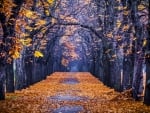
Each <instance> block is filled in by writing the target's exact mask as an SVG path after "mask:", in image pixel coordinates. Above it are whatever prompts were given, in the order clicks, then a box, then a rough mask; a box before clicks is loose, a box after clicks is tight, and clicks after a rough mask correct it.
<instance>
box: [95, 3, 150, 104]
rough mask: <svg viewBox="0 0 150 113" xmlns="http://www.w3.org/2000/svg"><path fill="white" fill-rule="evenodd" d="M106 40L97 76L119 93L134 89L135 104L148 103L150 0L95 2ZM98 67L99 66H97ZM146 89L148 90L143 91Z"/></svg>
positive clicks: (149, 101) (149, 102)
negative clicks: (137, 101)
mask: <svg viewBox="0 0 150 113" xmlns="http://www.w3.org/2000/svg"><path fill="white" fill-rule="evenodd" d="M95 2H96V4H97V5H98V12H99V14H100V15H99V16H100V17H99V18H100V20H101V27H102V28H101V29H102V30H101V31H100V32H101V33H102V34H103V35H104V37H105V40H104V42H103V43H102V45H103V52H101V53H100V54H101V55H100V56H98V57H101V58H99V60H97V62H100V61H101V63H100V65H99V66H97V67H96V68H98V69H97V70H100V71H99V72H98V71H95V75H97V76H98V77H100V79H101V80H102V81H103V82H104V83H105V84H106V85H108V86H110V87H113V88H115V89H116V90H117V91H124V90H127V89H130V88H132V93H133V97H134V98H135V99H136V100H139V99H141V98H142V97H143V96H144V92H145V91H146V92H145V96H144V97H145V99H144V103H146V104H150V100H149V95H150V93H149V88H148V87H149V82H148V81H149V49H150V48H149V33H148V32H149V31H148V29H149V27H148V26H149V25H148V21H149V20H148V12H149V11H148V8H149V1H147V0H136V1H128V0H95ZM95 65H96V64H95ZM145 80H146V81H145ZM145 88H146V90H144V89H145Z"/></svg>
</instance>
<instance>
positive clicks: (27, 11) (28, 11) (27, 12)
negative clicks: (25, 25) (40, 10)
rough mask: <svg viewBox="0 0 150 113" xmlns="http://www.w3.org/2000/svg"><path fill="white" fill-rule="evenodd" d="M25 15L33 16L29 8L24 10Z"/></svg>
mask: <svg viewBox="0 0 150 113" xmlns="http://www.w3.org/2000/svg"><path fill="white" fill-rule="evenodd" d="M25 16H26V17H28V18H31V17H32V16H33V12H32V11H30V10H25Z"/></svg>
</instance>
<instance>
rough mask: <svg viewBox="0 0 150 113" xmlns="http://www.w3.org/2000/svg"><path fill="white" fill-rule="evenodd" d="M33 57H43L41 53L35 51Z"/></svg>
mask: <svg viewBox="0 0 150 113" xmlns="http://www.w3.org/2000/svg"><path fill="white" fill-rule="evenodd" d="M34 56H35V57H43V56H44V55H43V53H41V52H40V51H35V52H34Z"/></svg>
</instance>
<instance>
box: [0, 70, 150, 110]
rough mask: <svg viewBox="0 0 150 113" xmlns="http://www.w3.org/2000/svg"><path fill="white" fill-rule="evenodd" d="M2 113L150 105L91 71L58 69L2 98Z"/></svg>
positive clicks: (107, 108)
mask: <svg viewBox="0 0 150 113" xmlns="http://www.w3.org/2000/svg"><path fill="white" fill-rule="evenodd" d="M0 113H150V107H148V106H146V105H144V104H143V103H142V102H137V101H134V100H133V99H132V98H131V93H130V90H129V91H126V92H123V93H118V92H115V91H114V90H113V89H111V88H108V87H107V86H105V85H103V83H101V82H100V81H99V80H98V79H96V78H95V77H93V76H92V75H91V74H90V73H87V72H82V73H67V72H56V73H53V74H52V75H50V76H48V77H47V79H46V80H43V81H41V82H39V83H37V84H34V85H32V86H30V87H29V88H26V89H23V90H21V91H16V92H15V93H7V94H6V100H4V101H0Z"/></svg>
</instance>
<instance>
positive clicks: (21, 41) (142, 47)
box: [0, 0, 150, 104]
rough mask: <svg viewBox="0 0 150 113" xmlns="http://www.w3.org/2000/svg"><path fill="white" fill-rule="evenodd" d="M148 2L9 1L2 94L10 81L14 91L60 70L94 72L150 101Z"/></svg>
mask: <svg viewBox="0 0 150 113" xmlns="http://www.w3.org/2000/svg"><path fill="white" fill-rule="evenodd" d="M10 2H11V4H12V5H9V4H10ZM148 2H149V1H148V0H136V1H129V0H88V1H84V0H73V1H72V0H56V1H54V0H26V1H23V0H14V3H13V2H12V1H11V0H3V1H2V2H1V3H0V4H1V6H2V8H1V9H0V10H1V13H0V15H1V17H2V18H1V20H0V21H1V36H0V46H1V47H0V99H4V94H5V91H4V89H5V88H4V86H5V85H6V90H7V92H14V90H15V89H22V88H25V87H28V86H29V85H31V84H33V83H35V82H37V81H40V80H42V79H44V78H45V77H46V75H48V74H50V73H52V72H55V71H89V72H91V73H92V74H94V75H95V76H96V77H98V78H100V80H101V81H103V82H104V84H106V85H108V86H110V87H113V88H115V89H116V90H117V91H125V90H127V89H130V88H132V92H133V97H134V98H135V99H136V100H139V99H140V98H141V97H143V96H144V94H145V96H144V103H146V104H150V96H149V95H150V89H149V85H150V82H149V79H150V77H149V74H148V73H149V70H150V69H149V65H150V64H149V49H150V44H149V33H148V32H149V31H148V26H149V25H148V8H149V3H148ZM6 7H7V8H6ZM5 12H7V13H5ZM144 80H146V81H144ZM5 81H6V82H5ZM145 85H146V87H145ZM144 89H145V90H144ZM144 92H145V93H144Z"/></svg>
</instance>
